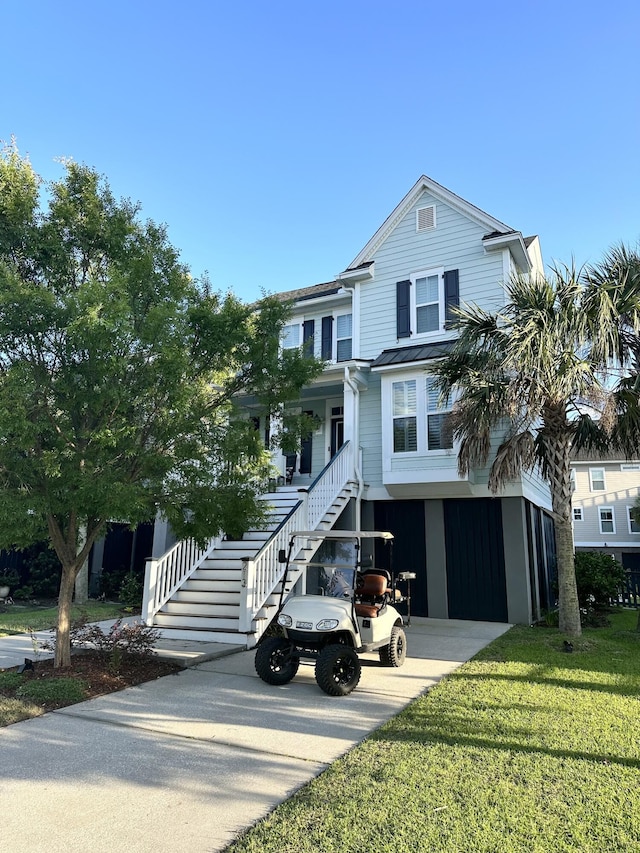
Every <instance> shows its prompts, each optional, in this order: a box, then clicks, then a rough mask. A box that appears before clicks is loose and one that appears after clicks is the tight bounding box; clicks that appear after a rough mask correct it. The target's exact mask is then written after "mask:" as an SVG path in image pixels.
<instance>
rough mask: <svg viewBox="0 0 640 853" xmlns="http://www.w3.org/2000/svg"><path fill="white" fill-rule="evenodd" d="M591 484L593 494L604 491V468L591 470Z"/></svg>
mask: <svg viewBox="0 0 640 853" xmlns="http://www.w3.org/2000/svg"><path fill="white" fill-rule="evenodd" d="M589 482H590V484H591V491H592V492H601V491H602V492H603V491H604V488H605V486H604V468H589Z"/></svg>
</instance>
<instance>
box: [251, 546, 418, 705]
mask: <svg viewBox="0 0 640 853" xmlns="http://www.w3.org/2000/svg"><path fill="white" fill-rule="evenodd" d="M305 539H306V540H309V542H313V545H310V544H309V543H307V548H308V549H309V550H315V549H317V547H318V545H317V542H316V541H315V540H324V541H325V543H328V544H330V545H332V546H333V548H332V549H329V550H333V551H334V554H333V555H332V556H333V557H334V559H333V560H332V559H330V558H329V559H324V560H322V561H318V560H316V561H315V562H309V561H306V560H304V559H300V557H298V559H296V560H294V559H292V555H293V554H294V552H298V551H300V549H301V546H302V545H303V544H304V543H303V542H302V540H305ZM365 539H382V540H383V541H384V542H385V543H387V544H388V545H389V547H391V542H392V540H393V534H391V533H383V532H378V531H363V530H327V531H317V530H314V531H308V530H301V531H297V532H295V533H293V534H292V535H291V539H290V541H289V548H288V551H287V552H285V551H284V550H282V551H280V554H279V559H280V561H281V562H283V563H285V564H286V565H285V571H284V577H283V582H282V589H283V590H284V588H285V585H286V579H287V574H288V572H289V568H290V567H291V566H300V567H303V572H305V573H306V577H305V578H304V586H303V588H304V589H305V590H306V591H305V593H304V594H302V595H295V594H294V595H291V596H290V597H289V598H288V599H287V600H286V601H284V602H283V595H281V598H280V607H279V610H278V616H277V624H278V625H279V626H280V628H281V629H282V631H283V633H284V636H279V637H273V636H272V637H264V638H263V640H262V641H261V642H260V644H259V645H258V648H257V650H256V659H255V667H256V672H257V673H258V675H259V676H260V678H261V679H262V680H263V681H266V682H267V684H278V685H280V684H286V683H287V682H289V681H291V679H292V678H293V677H294V675H295V674H296V672H297V671H298V667H299V665H300V660H301V658H304V659H310V660H315V676H316V681H317V683H318V686H319V687H320V688H321V689H322V690H324V692H325V693H328V694H329V695H330V696H346V695H347V694H348V693H351V691H352V690H353V689H354V688H355V687H356V686H357V684H358V682H359V681H360V672H361V665H360V660H359V658H358V653H359V652H370V651H374V650H377V651H378V654H379V657H380V661H381V663H382V664H383V665H385V666H393V667H398V666H402V664H403V663H404V660H405V657H406V654H407V642H406V635H405V632H404V628H403V617H402V616H401V615H400V613H398V611H397V610H396V608H395V606H394V605H396V604H398V603H399V602H401V601H406V602H407V614H408V613H409V602H410V595H409V584H410V582H411V580H412V579H413V578H415V573H414V572H402V573H401V574H399V575H398V577H397V579H396V578H394V577H393V576H392V575H391V573H390V572H388V571H386V570H385V569H376V568H373V567H369V566H366V564H367V563H368V562H369V561H368V560H363V559H362V557H361V543H362V540H365ZM296 545H297V547H296ZM321 550H322V549H321ZM348 550H353V551H354V552H355V554H354V559H353V562H352V563H345V562H342V563H339V562H337V561H336V560H335V557H336V553H335V552H342V553H341V554H338V556H339V557H340V556H342V557H343V558H344V553H345V551H348ZM319 553H320V552H319ZM365 566H366V567H365ZM310 574H312V575H313V577H312V578H311V577H310ZM396 580H397V581H400V582H406V584H407V592H406V594H403V593H401V591H400V590H399V589H398V588H397V587H396ZM310 590H311V592H310ZM408 621H410V616H409V615H408Z"/></svg>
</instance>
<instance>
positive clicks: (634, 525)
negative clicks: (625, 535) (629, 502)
mask: <svg viewBox="0 0 640 853" xmlns="http://www.w3.org/2000/svg"><path fill="white" fill-rule="evenodd" d="M632 509H633V507H631V506H628V507H627V519H628V521H629V533H640V524H639V523H638V522H637V521H636V520H635V519H634V518H633V516H632V515H631V510H632Z"/></svg>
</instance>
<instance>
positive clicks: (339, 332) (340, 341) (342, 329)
mask: <svg viewBox="0 0 640 853" xmlns="http://www.w3.org/2000/svg"><path fill="white" fill-rule="evenodd" d="M350 358H353V315H352V314H338V316H337V317H336V361H349V359H350Z"/></svg>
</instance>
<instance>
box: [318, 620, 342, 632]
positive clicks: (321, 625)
mask: <svg viewBox="0 0 640 853" xmlns="http://www.w3.org/2000/svg"><path fill="white" fill-rule="evenodd" d="M337 627H338V620H337V619H321V620H320V621H319V622H318V624H317V625H316V631H333V629H334V628H337Z"/></svg>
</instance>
